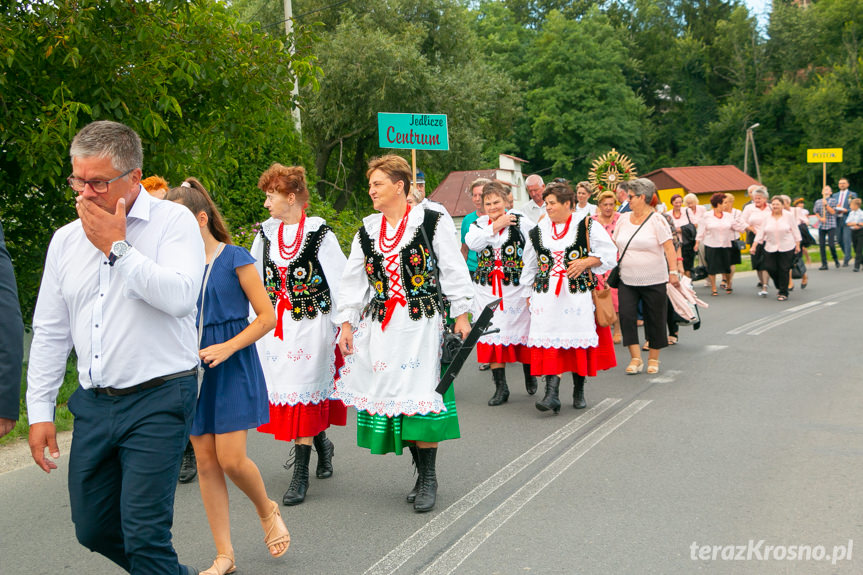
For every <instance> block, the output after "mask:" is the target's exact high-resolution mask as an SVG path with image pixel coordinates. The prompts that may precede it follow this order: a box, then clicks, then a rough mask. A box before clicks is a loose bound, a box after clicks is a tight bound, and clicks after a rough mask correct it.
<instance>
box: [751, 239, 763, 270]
mask: <svg viewBox="0 0 863 575" xmlns="http://www.w3.org/2000/svg"><path fill="white" fill-rule="evenodd" d="M749 261H750V262H751V263H752V269H754V270H760V269H761V268H762V266H763V265H764V244H763V243H762V244H758V245H757V246H755V247H752V248H750V249H749Z"/></svg>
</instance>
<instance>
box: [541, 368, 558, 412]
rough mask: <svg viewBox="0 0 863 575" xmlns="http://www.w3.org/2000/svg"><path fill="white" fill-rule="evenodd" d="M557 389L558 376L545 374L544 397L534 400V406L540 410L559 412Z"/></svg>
mask: <svg viewBox="0 0 863 575" xmlns="http://www.w3.org/2000/svg"><path fill="white" fill-rule="evenodd" d="M559 391H560V377H558V376H556V375H546V376H545V397H543V398H542V399H541V400H540V401H537V402H536V408H537V409H538V410H540V411H548V410H552V411H554V414H555V415H557V414H558V413H560V398H558V393H559Z"/></svg>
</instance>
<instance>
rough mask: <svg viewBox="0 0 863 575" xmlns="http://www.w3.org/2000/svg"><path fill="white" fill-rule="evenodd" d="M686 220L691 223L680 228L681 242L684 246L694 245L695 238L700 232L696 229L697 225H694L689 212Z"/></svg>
mask: <svg viewBox="0 0 863 575" xmlns="http://www.w3.org/2000/svg"><path fill="white" fill-rule="evenodd" d="M686 219H687V220H688V221H689V223H688V224H683V225H682V226H680V241H681V243H682V244H683V245H689V244H694V243H695V236H696V235H697V234H698V231H697V230H696V229H695V224H693V223H692V220H691V219H690V218H689V211H688V210H687V211H686Z"/></svg>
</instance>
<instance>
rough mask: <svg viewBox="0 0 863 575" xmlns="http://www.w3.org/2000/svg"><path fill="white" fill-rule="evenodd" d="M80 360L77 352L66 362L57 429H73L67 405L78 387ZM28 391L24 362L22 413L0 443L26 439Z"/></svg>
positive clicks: (55, 413) (55, 420)
mask: <svg viewBox="0 0 863 575" xmlns="http://www.w3.org/2000/svg"><path fill="white" fill-rule="evenodd" d="M77 365H78V362H77V359H76V357H75V352H72V354H71V355H70V356H69V359H68V361H67V362H66V375H65V376H63V384H62V385H61V386H60V393H59V394H58V395H57V410H56V411H55V412H54V424H55V425H56V426H57V431H68V430H69V429H72V419H73V417H72V414H71V413H70V412H69V408H68V407H66V402H67V401H69V397H70V396H71V395H72V393H73V392H74V391H75V390H76V389H77V388H78V368H77ZM26 391H27V364H26V363H25V364H24V369H23V373H22V374H21V413H20V415H19V416H18V423H17V424H16V425H15V428H14V429H13V430H12V431H11V432H10V433H9V434H8V435H6V436H4V437H0V445H6V444H7V443H12V442H15V441H18V440H19V439H26V438H27V433H28V432H29V429H30V424H29V421H28V420H27V402H26V401H25V399H24V394H25V392H26Z"/></svg>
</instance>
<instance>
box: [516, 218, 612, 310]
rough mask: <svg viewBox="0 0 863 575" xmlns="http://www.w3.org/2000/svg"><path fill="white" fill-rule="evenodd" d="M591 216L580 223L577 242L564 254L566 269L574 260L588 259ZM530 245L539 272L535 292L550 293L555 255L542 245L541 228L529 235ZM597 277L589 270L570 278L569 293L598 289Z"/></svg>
mask: <svg viewBox="0 0 863 575" xmlns="http://www.w3.org/2000/svg"><path fill="white" fill-rule="evenodd" d="M591 221H592V220H591V218H590V216H587V217H585V218H584V219H583V220H581V221H580V222H579V223H578V227H577V232H576V234H575V242H573V243H572V245H570V246H568V247H567V248H566V249H565V250H564V252H563V267H564V269H566V267H567V266H569V263H570V262H571V261H573V260H577V259H581V258H584V257H587V234H588V233H590V229H589V226H590V223H589V222H591ZM528 236H530V243H531V244H532V245H533V249H534V250H536V258H537V262H536V263H537V272H536V277H535V278H534V280H533V291H535V292H537V293H548V288H549V284H550V283H551V282H552V279H553V278H554V277H556V276H553V272H554V267H555V262H554V255H553V254H552V253H551V250H550V249H548V248H547V247H545V245H543V243H542V233H541V232H540V230H539V226H536V227H535V228H533V229H532V230H530V232H529V233H528ZM595 278H596V276H594V275H593V274H589V273H588V270H585V271H584V272H582V273H581V274H580V275H579V276H578V277H576V278H568V282H567V283H568V284H569V293H579V292H581V293H584V292H586V291H590V290H592V289H593V288H595V287H596V279H595Z"/></svg>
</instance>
